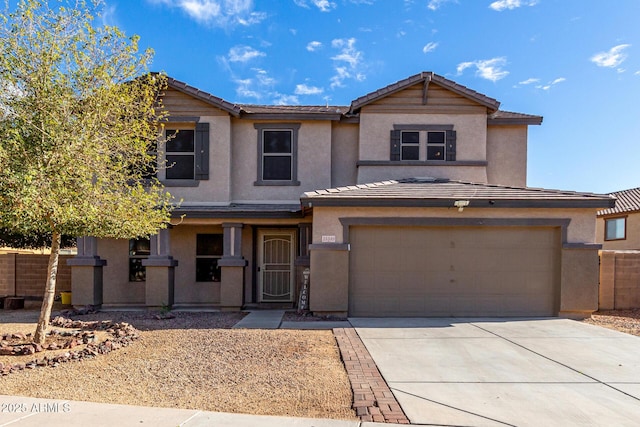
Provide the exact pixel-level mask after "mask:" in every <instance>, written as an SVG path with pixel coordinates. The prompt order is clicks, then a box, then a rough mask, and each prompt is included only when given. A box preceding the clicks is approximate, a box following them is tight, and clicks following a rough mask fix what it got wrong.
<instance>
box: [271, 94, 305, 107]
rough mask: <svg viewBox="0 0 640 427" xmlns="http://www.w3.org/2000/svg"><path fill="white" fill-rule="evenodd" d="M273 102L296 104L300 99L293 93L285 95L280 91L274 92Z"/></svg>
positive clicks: (277, 103) (276, 103)
mask: <svg viewBox="0 0 640 427" xmlns="http://www.w3.org/2000/svg"><path fill="white" fill-rule="evenodd" d="M273 96H274V99H273V103H274V104H275V105H298V104H300V100H299V99H298V97H297V96H295V95H285V94H282V93H275V94H274V95H273Z"/></svg>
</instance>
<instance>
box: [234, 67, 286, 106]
mask: <svg viewBox="0 0 640 427" xmlns="http://www.w3.org/2000/svg"><path fill="white" fill-rule="evenodd" d="M252 71H253V72H255V75H254V76H253V77H248V78H245V79H239V78H236V79H234V80H233V82H234V83H235V84H236V85H237V86H236V94H237V95H238V96H239V97H240V98H253V99H256V100H260V99H263V98H265V97H266V96H270V95H271V91H272V88H273V86H275V84H276V83H277V82H276V80H275V79H274V78H272V77H270V76H269V74H268V73H267V72H266V71H265V70H263V69H261V68H252Z"/></svg>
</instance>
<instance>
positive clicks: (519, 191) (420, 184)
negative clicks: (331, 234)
mask: <svg viewBox="0 0 640 427" xmlns="http://www.w3.org/2000/svg"><path fill="white" fill-rule="evenodd" d="M456 200H469V201H470V205H469V206H473V207H493V208H499V207H595V208H603V207H610V206H613V203H614V199H613V198H611V197H610V196H608V195H603V194H593V193H578V192H574V191H561V190H549V189H543V188H529V187H527V188H521V187H508V186H501V185H490V184H478V183H472V182H464V181H454V180H448V179H436V178H409V179H402V180H390V181H383V182H376V183H372V184H362V185H353V186H348V187H340V188H330V189H326V190H317V191H311V192H307V193H304V195H303V196H302V202H303V205H307V204H309V203H311V204H312V205H313V206H316V205H321V206H366V205H373V206H434V207H435V206H438V207H450V206H453V202H454V201H456Z"/></svg>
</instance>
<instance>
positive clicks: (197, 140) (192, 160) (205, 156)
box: [160, 117, 209, 186]
mask: <svg viewBox="0 0 640 427" xmlns="http://www.w3.org/2000/svg"><path fill="white" fill-rule="evenodd" d="M176 119H178V121H180V120H179V119H180V118H179V117H178V118H176ZM165 137H166V142H165V143H164V146H163V148H164V150H163V151H164V159H162V158H160V160H161V161H162V160H164V164H165V166H166V168H165V169H164V177H163V178H164V180H163V182H164V183H165V185H178V186H180V185H188V184H185V183H188V182H190V181H191V182H197V181H198V180H206V179H209V123H199V122H198V123H191V124H189V123H188V122H186V121H185V122H184V124H181V123H177V124H176V123H175V122H174V123H169V124H168V125H167V129H166V131H165ZM161 177H162V175H161Z"/></svg>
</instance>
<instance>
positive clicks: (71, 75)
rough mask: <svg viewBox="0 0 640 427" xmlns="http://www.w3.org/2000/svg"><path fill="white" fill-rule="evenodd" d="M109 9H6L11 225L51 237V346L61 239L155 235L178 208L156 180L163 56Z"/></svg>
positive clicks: (1, 16)
mask: <svg viewBox="0 0 640 427" xmlns="http://www.w3.org/2000/svg"><path fill="white" fill-rule="evenodd" d="M51 4H54V5H53V6H51ZM102 7H103V4H102V2H101V0H94V1H91V2H90V3H87V2H85V1H83V0H49V1H47V0H20V1H19V2H18V4H17V6H16V8H15V10H13V11H11V10H10V6H9V3H8V2H6V3H5V6H4V11H2V12H0V135H2V137H1V138H0V170H1V171H2V175H1V176H0V228H4V229H6V230H7V231H9V232H12V233H17V234H23V235H37V234H50V235H51V256H50V258H49V269H48V278H47V283H46V286H45V292H44V300H43V303H42V309H41V312H40V318H39V321H38V326H37V328H36V333H35V336H34V341H36V342H40V343H42V342H44V339H45V335H46V329H47V326H48V322H49V319H50V316H51V308H52V306H53V299H54V295H55V285H56V273H57V267H58V253H59V248H60V240H61V236H62V235H71V236H84V235H88V236H95V237H112V238H133V237H139V236H145V235H150V234H154V233H156V232H157V230H158V229H160V228H163V227H165V226H166V224H167V221H168V219H169V216H170V211H171V209H172V206H171V196H170V195H169V194H168V193H167V192H165V190H164V189H163V187H162V185H161V184H160V183H159V182H158V181H157V180H156V179H149V175H150V172H152V171H150V169H149V168H150V166H149V165H151V164H153V160H154V158H155V157H154V156H153V154H152V153H150V152H151V151H152V150H150V148H151V147H153V144H154V143H155V141H157V138H158V135H159V132H158V129H159V127H158V123H159V122H160V121H161V120H162V119H163V118H164V115H165V113H164V110H163V108H162V106H161V104H160V102H159V100H158V96H159V93H160V91H161V90H162V89H163V87H164V85H165V82H166V79H165V77H164V76H162V75H158V74H151V73H149V72H148V71H147V65H148V64H149V63H150V60H151V57H152V52H151V51H150V50H147V51H145V52H139V51H138V38H137V37H126V36H125V35H124V34H123V33H122V32H121V31H120V30H118V29H117V28H115V27H111V26H106V25H105V26H99V25H96V22H95V20H94V18H95V17H98V16H100V10H101V8H102Z"/></svg>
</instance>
